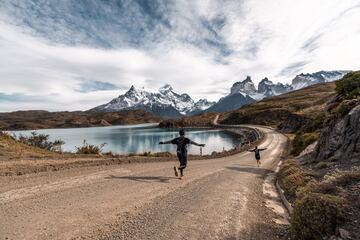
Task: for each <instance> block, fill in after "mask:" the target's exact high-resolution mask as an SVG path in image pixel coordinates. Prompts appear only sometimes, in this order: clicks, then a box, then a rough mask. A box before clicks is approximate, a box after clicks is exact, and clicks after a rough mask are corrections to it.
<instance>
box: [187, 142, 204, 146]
mask: <svg viewBox="0 0 360 240" xmlns="http://www.w3.org/2000/svg"><path fill="white" fill-rule="evenodd" d="M190 144H192V145H196V146H199V147H205V144H199V143H196V142H194V141H190Z"/></svg>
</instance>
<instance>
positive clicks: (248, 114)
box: [220, 82, 335, 131]
mask: <svg viewBox="0 0 360 240" xmlns="http://www.w3.org/2000/svg"><path fill="white" fill-rule="evenodd" d="M334 96H335V83H333V82H332V83H323V84H316V85H313V86H310V87H307V88H303V89H301V90H297V91H293V92H290V93H286V94H283V95H279V96H275V97H270V98H266V99H263V100H261V101H259V102H256V103H253V104H250V105H246V106H243V107H242V108H240V109H238V110H235V111H231V112H228V113H224V114H221V116H220V123H223V124H261V125H268V126H274V127H278V128H279V129H281V130H284V131H295V130H297V129H299V128H300V127H301V126H302V125H303V124H304V123H305V122H308V121H314V120H316V121H317V120H319V119H320V118H322V116H323V114H324V109H325V105H326V102H327V101H329V100H330V99H332V98H333V97H334Z"/></svg>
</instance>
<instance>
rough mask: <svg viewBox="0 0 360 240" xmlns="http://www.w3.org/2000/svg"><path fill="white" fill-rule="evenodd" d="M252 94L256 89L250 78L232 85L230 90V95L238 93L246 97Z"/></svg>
mask: <svg viewBox="0 0 360 240" xmlns="http://www.w3.org/2000/svg"><path fill="white" fill-rule="evenodd" d="M254 92H256V88H255V85H254V83H253V81H252V80H251V77H250V76H247V77H246V79H245V80H243V81H240V82H236V83H234V84H233V85H232V87H231V89H230V94H236V93H240V94H243V95H247V94H252V93H254Z"/></svg>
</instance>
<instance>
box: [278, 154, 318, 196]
mask: <svg viewBox="0 0 360 240" xmlns="http://www.w3.org/2000/svg"><path fill="white" fill-rule="evenodd" d="M277 177H278V180H279V183H280V185H281V187H282V188H283V189H284V191H285V194H286V196H287V197H288V198H289V199H290V200H294V199H295V197H296V193H297V191H298V190H299V189H300V188H301V187H304V186H306V185H307V184H308V183H309V182H310V181H311V180H312V177H311V176H310V174H309V173H307V172H305V171H304V170H303V169H301V168H300V166H298V165H297V164H296V162H295V161H292V160H288V161H286V162H285V163H284V164H283V165H282V166H281V168H280V171H279V172H278V173H277Z"/></svg>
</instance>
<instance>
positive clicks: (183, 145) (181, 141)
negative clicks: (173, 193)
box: [159, 129, 205, 179]
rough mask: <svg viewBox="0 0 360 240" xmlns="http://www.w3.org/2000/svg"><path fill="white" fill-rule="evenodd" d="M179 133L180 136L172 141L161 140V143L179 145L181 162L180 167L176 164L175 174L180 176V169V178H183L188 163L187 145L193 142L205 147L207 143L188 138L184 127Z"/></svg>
mask: <svg viewBox="0 0 360 240" xmlns="http://www.w3.org/2000/svg"><path fill="white" fill-rule="evenodd" d="M179 135H180V136H179V137H177V138H174V139H173V140H171V141H166V142H160V143H159V144H176V146H177V149H176V153H177V157H178V159H179V162H180V166H179V167H176V166H174V172H175V176H176V177H178V176H179V173H178V170H180V179H182V178H183V177H184V169H185V168H186V164H187V145H188V144H193V145H196V146H199V147H205V144H199V143H196V142H193V141H191V140H190V139H188V138H186V137H185V131H184V130H183V129H181V130H180V131H179Z"/></svg>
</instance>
